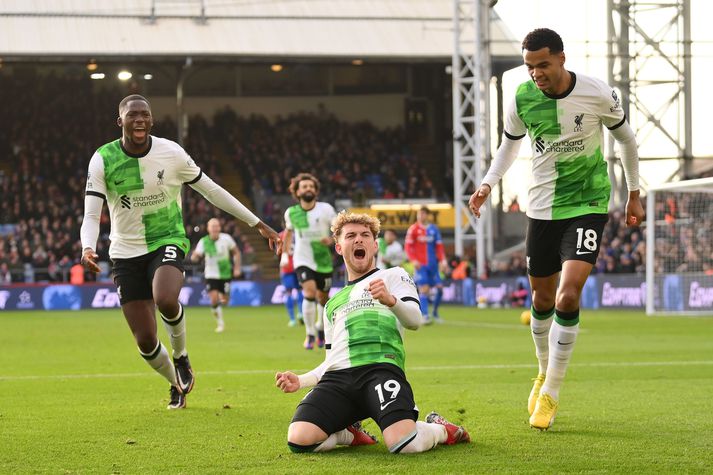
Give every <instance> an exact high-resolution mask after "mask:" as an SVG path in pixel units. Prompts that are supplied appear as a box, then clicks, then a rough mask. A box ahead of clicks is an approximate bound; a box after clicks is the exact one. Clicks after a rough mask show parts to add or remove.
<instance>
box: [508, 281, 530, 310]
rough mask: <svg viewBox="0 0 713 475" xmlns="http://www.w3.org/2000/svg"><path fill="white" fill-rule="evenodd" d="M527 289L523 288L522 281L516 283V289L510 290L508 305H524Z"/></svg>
mask: <svg viewBox="0 0 713 475" xmlns="http://www.w3.org/2000/svg"><path fill="white" fill-rule="evenodd" d="M528 293H529V291H528V290H527V289H526V288H525V286H524V285H523V284H522V282H518V283H517V289H515V290H513V291H512V292H510V305H511V306H512V307H524V306H525V302H527V295H528Z"/></svg>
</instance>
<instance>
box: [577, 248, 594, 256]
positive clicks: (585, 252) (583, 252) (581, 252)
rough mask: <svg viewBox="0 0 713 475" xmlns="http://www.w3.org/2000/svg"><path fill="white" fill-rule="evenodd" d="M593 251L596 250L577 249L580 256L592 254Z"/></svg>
mask: <svg viewBox="0 0 713 475" xmlns="http://www.w3.org/2000/svg"><path fill="white" fill-rule="evenodd" d="M592 252H594V251H580V250H579V249H577V255H578V256H581V255H583V254H591V253H592Z"/></svg>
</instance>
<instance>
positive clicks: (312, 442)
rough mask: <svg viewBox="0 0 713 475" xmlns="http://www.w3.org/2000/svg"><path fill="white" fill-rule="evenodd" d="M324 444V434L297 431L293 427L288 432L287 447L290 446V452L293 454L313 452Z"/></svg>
mask: <svg viewBox="0 0 713 475" xmlns="http://www.w3.org/2000/svg"><path fill="white" fill-rule="evenodd" d="M322 442H324V436H323V434H314V433H312V432H311V431H304V430H295V429H294V428H292V427H291V428H290V430H289V431H287V445H289V446H290V450H292V451H293V452H298V453H301V452H312V451H314V449H315V448H316V447H317V446H318V445H319V444H321V443H322Z"/></svg>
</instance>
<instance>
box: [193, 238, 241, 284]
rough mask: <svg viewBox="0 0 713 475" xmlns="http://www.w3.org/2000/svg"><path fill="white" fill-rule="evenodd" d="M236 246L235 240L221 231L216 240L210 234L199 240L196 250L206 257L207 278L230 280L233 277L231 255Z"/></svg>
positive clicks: (205, 275)
mask: <svg viewBox="0 0 713 475" xmlns="http://www.w3.org/2000/svg"><path fill="white" fill-rule="evenodd" d="M235 247H236V244H235V240H234V239H233V238H232V237H231V236H230V235H229V234H226V233H220V234H219V235H218V239H216V240H215V241H214V240H212V239H211V238H210V235H207V236H203V237H202V238H201V240H200V241H198V244H197V245H196V252H197V253H198V254H202V255H203V256H204V257H205V271H204V273H203V274H204V277H205V278H206V279H220V280H230V279H231V278H232V277H233V261H232V259H231V255H232V252H233V249H235Z"/></svg>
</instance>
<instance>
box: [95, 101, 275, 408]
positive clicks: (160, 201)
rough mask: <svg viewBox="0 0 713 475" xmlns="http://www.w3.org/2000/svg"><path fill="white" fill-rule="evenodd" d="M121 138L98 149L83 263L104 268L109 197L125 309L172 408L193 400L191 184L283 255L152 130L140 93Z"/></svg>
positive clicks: (125, 114) (271, 236)
mask: <svg viewBox="0 0 713 475" xmlns="http://www.w3.org/2000/svg"><path fill="white" fill-rule="evenodd" d="M117 125H118V126H119V127H120V128H121V130H122V135H121V138H120V139H117V140H115V141H113V142H110V143H108V144H106V145H103V146H101V147H99V149H98V150H97V151H96V152H95V153H94V155H93V156H92V158H91V160H90V162H89V173H88V174H87V185H86V194H85V200H84V220H83V222H82V228H81V241H82V249H83V254H82V263H83V264H84V266H85V267H86V268H87V269H89V270H90V271H93V272H99V270H100V269H99V266H98V264H97V259H98V256H97V254H96V252H95V249H96V243H97V239H98V237H99V218H100V216H101V211H102V205H103V202H104V201H106V203H107V207H108V208H109V217H110V219H111V223H112V225H111V232H110V239H111V246H110V247H109V257H110V258H111V260H112V262H113V274H114V283H115V284H116V287H117V293H118V294H119V301H120V303H121V309H122V312H123V314H124V317H125V318H126V321H127V323H128V324H129V328H130V329H131V332H132V333H133V335H134V338H135V340H136V344H137V345H138V347H139V353H140V354H141V356H142V357H143V358H144V359H145V360H146V362H147V363H148V364H149V365H150V366H151V367H152V368H153V369H154V370H156V371H157V372H158V373H159V374H160V375H161V376H163V377H164V378H165V379H166V380H168V382H169V383H170V384H171V387H170V400H169V404H168V408H169V409H180V408H183V407H185V405H186V394H188V393H189V392H190V391H191V390H192V389H193V384H194V375H193V369H192V367H191V364H190V361H189V360H188V352H187V350H186V319H185V313H184V309H183V306H182V305H181V303H180V302H179V300H178V295H179V293H180V291H181V287H182V286H183V259H184V257H185V255H186V252H187V251H188V249H189V242H188V239H187V238H186V234H185V230H184V225H183V216H182V211H181V189H182V187H183V185H189V186H190V187H191V188H193V189H194V190H196V191H198V192H199V193H201V194H202V195H203V196H205V197H206V198H207V199H208V200H209V201H210V202H211V203H213V204H214V205H215V206H217V207H219V208H221V209H223V210H225V211H226V212H228V213H230V214H232V215H233V216H235V217H237V218H238V219H241V220H242V221H245V222H246V223H248V224H249V225H250V226H252V227H255V228H256V229H257V230H258V232H259V233H260V234H261V235H262V236H263V237H264V238H266V239H267V240H268V242H269V245H270V248H271V249H272V248H276V249H275V250H276V252H279V249H280V247H281V241H280V238H279V236H278V235H277V233H276V232H275V231H274V230H273V229H272V228H270V227H269V226H267V225H266V224H265V223H263V222H262V221H261V220H260V219H259V218H258V217H257V216H255V215H254V214H253V213H252V212H251V211H250V210H248V209H247V208H246V207H245V206H243V204H242V203H240V202H239V201H238V200H237V199H235V198H234V197H233V196H231V195H230V194H229V193H228V192H227V191H225V190H224V189H223V188H221V187H220V186H218V185H217V184H216V183H215V182H213V180H211V179H210V178H209V177H208V176H206V175H205V174H204V173H203V172H202V171H201V169H200V168H199V167H198V166H197V165H196V164H195V162H194V161H193V160H192V159H191V157H190V156H189V155H188V154H187V153H186V152H185V150H183V148H181V146H179V145H178V144H176V143H175V142H172V141H170V140H166V139H163V138H160V137H155V136H152V135H150V132H151V127H152V126H153V116H152V114H151V106H150V105H149V102H148V100H146V98H144V97H143V96H140V95H138V94H133V95H130V96H127V97H125V98H124V99H122V101H121V102H120V103H119V117H118V119H117ZM156 307H158V310H159V312H160V313H161V319H162V320H163V322H164V324H165V327H166V330H167V332H168V335H169V338H170V341H171V347H172V349H173V359H171V357H170V356H169V354H168V351H167V350H166V348H165V347H164V346H163V345H162V344H161V342H160V341H159V339H158V336H157V332H156Z"/></svg>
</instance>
